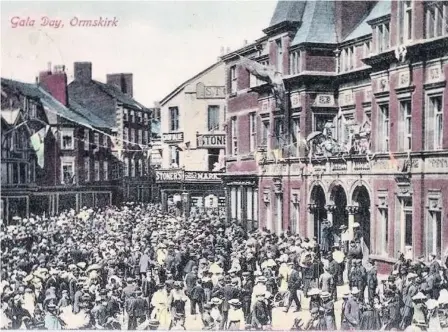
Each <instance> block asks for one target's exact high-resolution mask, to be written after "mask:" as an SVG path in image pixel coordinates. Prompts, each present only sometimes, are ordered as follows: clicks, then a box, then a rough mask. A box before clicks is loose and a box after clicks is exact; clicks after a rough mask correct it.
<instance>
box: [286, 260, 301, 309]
mask: <svg viewBox="0 0 448 332" xmlns="http://www.w3.org/2000/svg"><path fill="white" fill-rule="evenodd" d="M301 286H302V279H301V278H300V273H299V271H298V269H297V265H296V264H293V265H292V267H291V272H290V275H289V280H288V289H289V294H290V295H289V300H288V304H287V306H286V308H285V310H284V312H286V313H287V312H288V311H289V308H290V307H291V304H292V302H294V304H295V305H296V309H295V312H297V311H300V310H301V309H302V305H301V303H300V300H299V297H298V295H297V293H298V291H299V290H300V287H301Z"/></svg>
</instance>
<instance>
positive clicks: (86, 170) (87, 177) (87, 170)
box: [84, 157, 90, 182]
mask: <svg viewBox="0 0 448 332" xmlns="http://www.w3.org/2000/svg"><path fill="white" fill-rule="evenodd" d="M84 181H85V182H89V181H90V158H89V157H85V158H84Z"/></svg>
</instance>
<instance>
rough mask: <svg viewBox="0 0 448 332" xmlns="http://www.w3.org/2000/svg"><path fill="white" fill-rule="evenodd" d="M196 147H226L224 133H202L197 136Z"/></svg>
mask: <svg viewBox="0 0 448 332" xmlns="http://www.w3.org/2000/svg"><path fill="white" fill-rule="evenodd" d="M197 141H198V144H197V145H198V148H221V149H224V148H225V147H226V135H225V134H203V135H198V136H197Z"/></svg>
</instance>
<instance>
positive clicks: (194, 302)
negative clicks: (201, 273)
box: [189, 278, 206, 315]
mask: <svg viewBox="0 0 448 332" xmlns="http://www.w3.org/2000/svg"><path fill="white" fill-rule="evenodd" d="M189 298H190V314H191V315H196V307H199V313H201V314H202V312H203V307H204V302H205V301H206V297H205V291H204V288H203V287H202V280H201V279H199V278H198V279H196V285H194V286H193V287H192V288H191V290H190V292H189Z"/></svg>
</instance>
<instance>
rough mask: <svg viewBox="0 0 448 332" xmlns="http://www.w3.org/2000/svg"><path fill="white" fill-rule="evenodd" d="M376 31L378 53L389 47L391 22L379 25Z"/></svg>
mask: <svg viewBox="0 0 448 332" xmlns="http://www.w3.org/2000/svg"><path fill="white" fill-rule="evenodd" d="M376 32H377V35H376V37H377V39H376V50H377V52H378V53H381V52H383V51H386V50H387V49H389V38H390V34H389V23H384V24H380V25H378V26H377V27H376Z"/></svg>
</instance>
